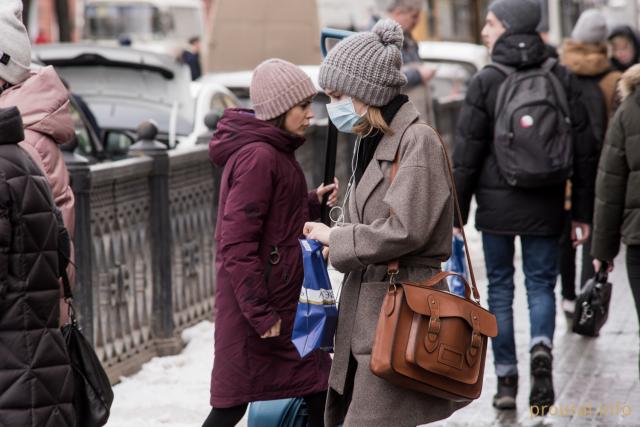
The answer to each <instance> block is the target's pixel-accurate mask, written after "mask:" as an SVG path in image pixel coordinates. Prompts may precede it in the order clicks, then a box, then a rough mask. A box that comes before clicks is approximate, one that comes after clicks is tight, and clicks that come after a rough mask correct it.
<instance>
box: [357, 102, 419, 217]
mask: <svg viewBox="0 0 640 427" xmlns="http://www.w3.org/2000/svg"><path fill="white" fill-rule="evenodd" d="M419 117H420V115H419V113H418V111H417V110H416V108H415V107H414V106H413V104H411V103H410V102H408V103H406V104H404V105H403V106H402V108H400V111H398V113H397V114H396V116H395V117H394V118H393V120H392V122H391V124H390V127H391V128H392V129H397V131H396V132H394V133H393V135H385V136H384V137H383V138H382V140H381V141H380V143H379V144H378V148H376V152H375V154H374V160H377V161H374V160H372V161H371V162H370V163H369V166H367V169H366V170H365V171H364V174H363V175H362V178H361V179H360V182H359V183H358V186H357V187H356V189H355V206H354V208H355V210H356V214H357V218H358V221H359V222H360V223H362V222H363V217H364V208H365V205H366V203H367V200H369V196H371V193H373V192H374V191H375V189H376V188H377V187H378V185H380V183H381V182H382V181H383V180H384V177H385V176H384V173H383V172H382V168H381V162H383V161H384V162H393V159H395V157H396V153H397V152H398V147H399V146H400V140H401V139H402V136H403V135H404V133H405V131H406V130H407V128H408V127H409V125H411V124H412V123H413V122H415V121H416V120H418V118H419ZM363 143H364V142H363ZM352 212H353V211H352Z"/></svg>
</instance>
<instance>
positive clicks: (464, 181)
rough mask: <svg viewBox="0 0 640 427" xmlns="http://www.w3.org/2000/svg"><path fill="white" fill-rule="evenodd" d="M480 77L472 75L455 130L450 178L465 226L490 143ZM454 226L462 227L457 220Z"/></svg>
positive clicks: (490, 116)
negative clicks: (453, 181) (451, 178)
mask: <svg viewBox="0 0 640 427" xmlns="http://www.w3.org/2000/svg"><path fill="white" fill-rule="evenodd" d="M480 77H481V75H480V74H479V75H476V77H474V78H473V80H472V81H471V83H470V85H469V90H468V91H467V94H466V97H465V100H464V103H463V105H462V109H461V111H460V116H459V118H458V124H457V126H456V136H455V145H454V147H455V149H454V152H453V166H454V178H455V181H456V189H457V191H458V201H459V203H460V210H461V211H462V219H463V221H464V222H465V224H466V222H467V220H468V218H469V209H470V206H471V198H472V197H473V194H474V193H475V191H476V185H477V183H478V178H479V175H480V171H481V168H482V165H483V163H484V160H485V158H486V156H487V154H488V150H489V148H490V144H491V142H492V140H493V129H492V127H491V121H492V114H491V112H489V110H488V109H487V105H486V100H487V94H486V90H485V88H484V87H483V83H482V79H481V78H480ZM454 225H455V226H456V227H460V226H462V225H463V224H458V218H457V216H456V217H455V218H454Z"/></svg>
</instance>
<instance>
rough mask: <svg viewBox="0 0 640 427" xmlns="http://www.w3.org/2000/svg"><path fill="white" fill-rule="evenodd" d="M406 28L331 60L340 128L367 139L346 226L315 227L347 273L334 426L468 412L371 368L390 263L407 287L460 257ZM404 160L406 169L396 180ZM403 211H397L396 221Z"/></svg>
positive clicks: (327, 78) (391, 25)
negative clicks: (410, 82) (415, 99)
mask: <svg viewBox="0 0 640 427" xmlns="http://www.w3.org/2000/svg"><path fill="white" fill-rule="evenodd" d="M402 41H403V34H402V28H401V27H400V26H399V25H398V24H397V23H395V22H393V21H391V20H383V21H380V22H378V24H376V26H375V27H374V28H373V29H372V32H364V33H359V34H356V35H353V36H351V37H349V38H347V39H345V40H343V41H342V42H340V43H339V44H338V45H336V46H335V47H334V48H333V49H332V50H331V51H330V52H329V54H328V56H327V57H326V59H325V60H324V62H323V64H322V66H321V68H320V86H322V88H323V89H324V90H325V91H326V93H327V94H328V95H329V96H330V97H331V101H332V102H331V103H330V104H329V105H328V106H327V110H328V112H329V117H330V118H331V120H332V121H333V123H334V124H335V125H336V127H337V128H338V129H339V130H341V131H343V132H349V133H355V134H356V135H358V138H357V142H356V147H355V154H354V164H355V170H354V174H353V176H352V179H351V182H350V187H351V188H350V189H349V190H347V192H348V193H351V194H350V196H349V201H348V209H347V211H348V212H346V213H345V216H346V221H345V223H344V224H339V225H341V226H339V227H334V228H328V227H327V226H325V225H324V224H319V223H307V224H305V228H304V233H305V235H306V236H307V238H310V239H316V240H319V241H321V242H322V243H324V244H325V245H327V246H328V247H329V250H330V255H329V256H330V261H331V263H332V264H333V266H334V267H335V268H336V269H338V270H339V271H341V272H343V273H345V281H344V283H343V287H342V295H341V300H340V314H339V319H338V330H337V332H336V341H335V357H334V360H333V366H332V368H331V375H330V379H329V392H328V397H327V406H326V408H325V424H326V425H327V426H329V427H331V426H337V425H339V424H340V423H344V426H345V427H354V426H355V427H359V426H363V427H364V426H394V427H402V426H407V427H413V426H417V425H420V424H425V423H429V422H433V421H437V420H441V419H444V418H447V417H448V416H449V415H451V414H452V413H453V412H454V411H456V410H457V409H459V408H461V407H462V406H464V405H465V404H464V403H455V402H452V401H448V400H442V399H439V398H435V397H432V396H428V395H425V394H420V393H417V392H414V391H410V390H408V389H404V388H400V387H397V386H395V385H392V384H391V383H389V382H387V381H385V380H383V379H381V378H379V377H377V376H375V375H374V374H373V373H372V372H371V370H370V367H369V363H370V358H371V347H372V344H373V338H374V334H375V328H376V324H377V320H378V314H379V312H380V306H381V304H382V300H383V298H384V295H385V293H386V291H387V285H388V280H389V278H388V277H387V263H388V262H389V261H392V260H394V259H399V260H400V274H399V277H398V280H400V281H402V280H411V281H416V280H425V279H428V278H430V277H432V276H433V275H435V274H436V273H437V272H438V271H439V270H440V265H441V262H443V261H445V260H447V259H448V258H449V256H450V253H451V232H452V218H453V197H452V191H451V183H450V179H449V175H448V172H447V165H446V162H447V159H446V154H445V152H444V148H443V146H442V145H441V143H440V142H439V140H438V136H437V134H436V133H435V132H434V131H433V129H431V128H430V127H429V126H427V125H426V124H424V123H423V122H420V118H419V114H418V112H417V110H416V108H415V107H414V106H413V104H411V102H410V101H409V100H408V98H407V97H406V96H405V95H401V88H402V86H404V85H405V83H406V78H405V76H404V75H403V74H402V72H401V68H402V55H401V51H400V49H401V47H402ZM396 155H397V156H398V160H399V169H398V172H397V175H396V178H395V180H394V182H393V183H391V179H390V173H391V165H392V163H393V160H394V158H396ZM391 209H393V211H394V214H393V216H390V211H391Z"/></svg>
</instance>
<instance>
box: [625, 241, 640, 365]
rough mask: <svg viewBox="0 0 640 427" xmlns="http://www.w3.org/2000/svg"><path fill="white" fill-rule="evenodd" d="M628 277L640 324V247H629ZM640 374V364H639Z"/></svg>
mask: <svg viewBox="0 0 640 427" xmlns="http://www.w3.org/2000/svg"><path fill="white" fill-rule="evenodd" d="M627 275H628V276H629V285H630V286H631V293H632V294H633V300H634V301H635V303H636V314H637V315H638V323H640V245H637V246H627ZM638 370H639V372H640V362H639V364H638Z"/></svg>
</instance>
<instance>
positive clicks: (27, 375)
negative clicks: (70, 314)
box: [0, 107, 75, 427]
mask: <svg viewBox="0 0 640 427" xmlns="http://www.w3.org/2000/svg"><path fill="white" fill-rule="evenodd" d="M24 137H25V134H24V130H23V126H22V120H21V118H20V112H19V111H18V110H17V109H16V108H15V107H14V108H3V109H0V343H2V357H0V424H1V425H5V426H30V427H47V426H56V427H73V426H75V414H74V409H73V405H72V402H73V378H72V375H73V374H72V371H71V366H70V364H69V355H68V354H67V347H66V345H65V343H64V339H63V337H62V333H61V332H60V329H59V327H58V326H59V324H58V319H59V317H60V315H59V310H60V306H59V303H58V301H59V292H60V291H59V284H58V279H59V270H58V262H59V258H58V232H57V227H58V223H57V221H56V214H55V213H54V210H55V209H56V206H55V204H54V203H53V199H52V195H51V190H50V189H49V184H48V182H47V179H46V178H45V176H44V175H43V173H42V171H41V170H40V169H39V168H38V166H36V163H34V162H33V160H32V159H31V158H30V157H29V155H28V154H27V153H26V152H25V151H24V150H23V149H22V148H20V147H19V146H18V143H19V142H21V141H22V140H24Z"/></svg>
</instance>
